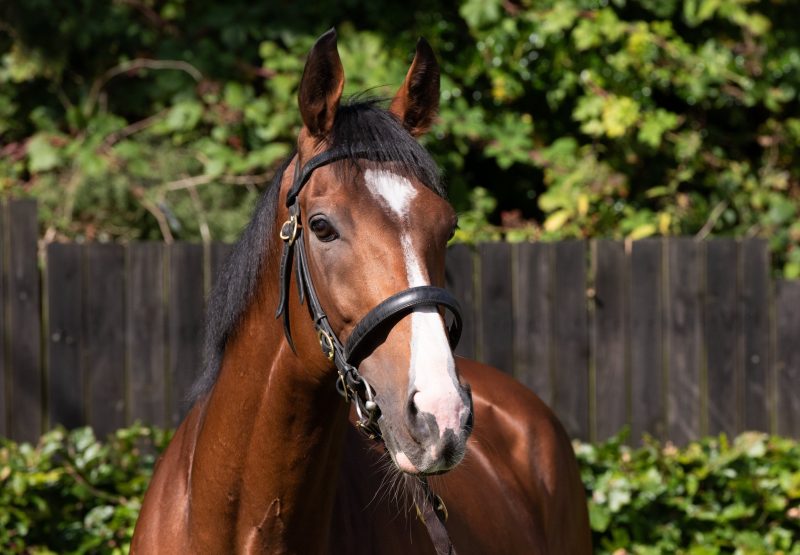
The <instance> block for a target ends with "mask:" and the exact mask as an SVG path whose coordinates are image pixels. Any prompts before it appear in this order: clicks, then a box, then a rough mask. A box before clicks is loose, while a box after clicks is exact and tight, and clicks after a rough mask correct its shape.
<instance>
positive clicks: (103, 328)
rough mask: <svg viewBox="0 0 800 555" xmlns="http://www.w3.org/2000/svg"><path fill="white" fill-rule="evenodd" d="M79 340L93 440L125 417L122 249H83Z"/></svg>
mask: <svg viewBox="0 0 800 555" xmlns="http://www.w3.org/2000/svg"><path fill="white" fill-rule="evenodd" d="M84 256H85V269H84V271H85V272H86V289H85V290H84V299H85V317H84V333H83V337H84V341H85V352H86V368H85V369H86V372H87V374H88V376H87V389H88V391H87V399H88V407H87V418H88V421H89V424H90V425H91V426H92V428H94V430H95V433H97V434H98V436H100V437H103V436H105V435H106V434H108V433H110V432H112V431H114V430H116V429H117V428H121V427H122V426H124V425H125V424H126V423H127V421H126V418H125V416H126V415H125V412H126V410H125V408H126V403H125V381H126V365H125V325H124V323H125V250H124V249H123V247H122V245H102V244H91V245H87V246H86V247H85V251H84Z"/></svg>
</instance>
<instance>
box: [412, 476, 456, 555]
mask: <svg viewBox="0 0 800 555" xmlns="http://www.w3.org/2000/svg"><path fill="white" fill-rule="evenodd" d="M420 481H421V482H422V491H423V492H424V494H425V498H424V499H423V501H422V507H420V506H419V505H417V510H418V511H419V512H418V516H419V518H420V520H422V523H423V524H425V528H427V529H428V536H429V537H430V538H431V542H433V547H434V549H436V555H456V548H455V547H453V542H452V541H451V540H450V535H449V534H448V533H447V529H446V528H445V526H444V523H445V521H446V520H447V512H446V511H447V509H445V508H444V503H443V502H442V500H441V498H440V497H438V496H437V495H436V494H435V493H433V491H432V490H431V487H430V485H428V480H427V479H426V478H424V477H423V478H421V479H420ZM440 503H441V509H439V507H440V505H439V504H440ZM437 509H438V510H437Z"/></svg>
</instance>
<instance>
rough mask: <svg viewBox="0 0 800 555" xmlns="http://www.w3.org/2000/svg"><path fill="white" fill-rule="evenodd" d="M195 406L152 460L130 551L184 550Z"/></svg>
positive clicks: (197, 414) (198, 415)
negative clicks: (151, 471)
mask: <svg viewBox="0 0 800 555" xmlns="http://www.w3.org/2000/svg"><path fill="white" fill-rule="evenodd" d="M199 408H200V407H199V405H198V406H196V407H195V408H194V409H193V410H192V411H190V413H189V414H188V415H187V417H186V418H185V419H184V421H183V422H182V423H181V425H180V426H179V427H178V429H177V430H176V431H175V435H174V436H173V438H172V440H171V441H170V443H169V445H168V446H167V448H166V450H165V451H164V452H163V453H162V454H161V456H160V457H159V458H158V460H157V461H156V464H155V468H154V469H153V477H152V479H151V481H150V485H149V487H148V489H147V493H146V494H145V497H144V500H143V502H142V508H141V510H140V512H139V518H138V519H137V522H136V532H135V533H134V537H133V543H132V545H131V554H134V553H138V554H142V555H147V554H149V553H180V552H186V551H187V548H188V545H189V542H190V540H189V535H190V530H189V526H188V520H189V519H188V516H189V515H188V511H189V475H190V472H191V463H192V457H193V454H194V444H195V440H196V437H197V429H198V424H199V420H200V418H201V411H200V410H199Z"/></svg>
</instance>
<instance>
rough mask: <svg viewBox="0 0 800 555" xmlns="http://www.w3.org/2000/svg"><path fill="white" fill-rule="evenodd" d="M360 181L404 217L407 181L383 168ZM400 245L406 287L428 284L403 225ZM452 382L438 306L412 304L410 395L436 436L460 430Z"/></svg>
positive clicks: (409, 192)
mask: <svg viewBox="0 0 800 555" xmlns="http://www.w3.org/2000/svg"><path fill="white" fill-rule="evenodd" d="M364 179H365V182H366V185H367V188H368V189H369V191H370V192H371V193H372V195H373V196H375V197H376V198H377V199H378V200H379V201H380V202H381V203H382V204H383V205H385V206H386V207H387V208H389V210H391V211H392V213H393V214H394V215H395V216H396V217H397V218H398V219H399V220H400V221H401V222H407V221H408V213H409V208H410V205H411V201H412V200H413V199H414V197H415V196H416V195H417V191H416V190H415V189H414V186H413V185H412V184H411V182H410V181H409V180H408V179H406V178H404V177H401V176H399V175H396V174H393V173H391V172H387V171H384V170H367V171H366V172H365V173H364ZM406 227H407V226H406ZM400 245H401V248H402V249H403V257H404V259H405V266H406V276H407V278H408V286H409V287H417V286H420V285H430V279H429V278H428V276H426V275H425V273H424V272H423V271H422V267H421V265H420V263H419V258H418V257H417V254H416V252H414V245H413V244H412V242H411V234H410V233H409V231H408V229H404V230H403V231H402V233H401V235H400ZM457 383H458V380H457V379H456V372H455V361H454V360H453V354H452V352H451V351H450V344H449V342H448V340H447V335H446V334H445V331H444V326H443V325H442V319H441V317H440V316H439V312H438V310H437V309H436V308H435V307H420V308H417V309H416V310H414V312H412V313H411V363H410V367H409V384H411V387H412V388H413V389H414V390H416V391H417V393H416V394H415V396H414V402H415V404H416V405H417V408H418V409H419V411H420V412H427V413H430V414H432V415H434V417H435V418H436V423H437V425H438V427H439V433H440V434H442V433H444V431H445V430H446V429H447V428H450V429H452V430H454V431H456V430H459V427H460V422H461V414H462V412H463V411H465V410H467V408H466V407H465V406H464V403H463V402H462V400H461V396H460V395H459V392H458V389H457V386H456V384H457Z"/></svg>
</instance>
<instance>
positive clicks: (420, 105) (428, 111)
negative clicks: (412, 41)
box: [389, 37, 439, 137]
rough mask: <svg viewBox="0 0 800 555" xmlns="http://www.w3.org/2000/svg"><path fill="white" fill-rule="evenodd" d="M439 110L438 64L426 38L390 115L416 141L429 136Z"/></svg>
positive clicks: (391, 107) (420, 45)
mask: <svg viewBox="0 0 800 555" xmlns="http://www.w3.org/2000/svg"><path fill="white" fill-rule="evenodd" d="M438 110H439V63H438V62H437V61H436V55H435V54H434V53H433V48H431V45H430V44H428V41H426V40H425V39H424V38H422V37H420V39H419V41H417V53H416V55H415V56H414V61H413V62H411V68H409V70H408V73H407V74H406V79H405V81H403V85H402V86H401V87H400V90H399V91H397V94H396V95H395V97H394V99H392V104H391V105H390V106H389V111H390V112H391V113H393V114H394V115H395V116H397V119H399V120H400V121H401V122H402V124H403V126H404V127H405V128H406V129H407V130H408V132H409V133H411V134H412V135H413V136H414V137H419V136H420V135H422V134H423V133H425V132H427V131H428V129H430V127H431V125H432V124H433V120H434V119H435V118H436V112H437V111H438Z"/></svg>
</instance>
